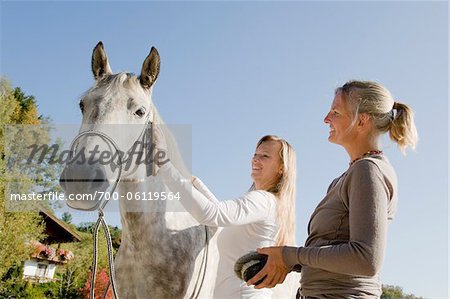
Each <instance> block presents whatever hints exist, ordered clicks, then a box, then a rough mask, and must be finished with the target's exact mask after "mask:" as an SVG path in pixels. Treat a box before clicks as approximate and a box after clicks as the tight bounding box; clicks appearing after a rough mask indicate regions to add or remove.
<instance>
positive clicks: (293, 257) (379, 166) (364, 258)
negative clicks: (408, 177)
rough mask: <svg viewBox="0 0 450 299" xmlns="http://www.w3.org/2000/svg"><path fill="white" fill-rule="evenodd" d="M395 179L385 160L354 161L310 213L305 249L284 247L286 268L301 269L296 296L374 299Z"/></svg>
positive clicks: (393, 202) (378, 157)
mask: <svg viewBox="0 0 450 299" xmlns="http://www.w3.org/2000/svg"><path fill="white" fill-rule="evenodd" d="M396 204H397V177H396V174H395V171H394V169H393V168H392V166H391V165H390V163H389V161H388V160H387V158H386V157H384V156H382V155H376V156H371V157H370V158H364V159H361V160H359V161H357V162H355V163H354V164H353V165H352V166H351V167H349V169H348V170H347V171H346V172H345V173H344V174H342V175H341V176H340V177H338V178H337V179H335V180H334V181H333V182H332V183H331V185H330V187H329V188H328V191H327V194H326V196H325V198H324V199H323V200H322V201H321V202H320V203H319V205H318V206H317V208H316V210H315V211H314V212H313V214H312V216H311V219H310V222H309V225H308V234H309V236H308V239H307V240H306V243H305V247H298V248H297V247H285V248H284V251H283V258H284V262H285V263H286V265H287V266H288V267H293V266H294V265H295V264H301V265H302V266H303V268H302V277H301V281H300V284H301V288H300V293H301V294H302V296H310V297H315V298H379V297H380V296H381V283H380V281H379V278H378V273H379V271H380V270H381V266H382V263H383V259H384V252H385V245H386V235H387V227H388V220H390V219H392V218H393V216H394V213H395V210H396Z"/></svg>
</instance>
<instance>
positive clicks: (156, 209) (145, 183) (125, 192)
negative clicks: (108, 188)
mask: <svg viewBox="0 0 450 299" xmlns="http://www.w3.org/2000/svg"><path fill="white" fill-rule="evenodd" d="M142 168H143V169H142ZM133 177H134V178H135V179H132V178H127V179H124V181H122V182H121V183H120V184H119V186H118V192H119V194H120V204H119V206H120V217H121V223H122V228H123V231H124V233H127V232H128V233H129V234H130V237H131V238H133V239H136V238H137V239H139V238H142V233H146V234H147V233H150V234H152V235H153V236H157V235H159V234H162V233H164V232H165V231H166V229H167V228H166V220H165V212H166V202H165V201H162V200H154V199H155V198H156V193H157V192H161V188H162V187H163V186H162V185H161V183H160V182H159V179H158V178H155V177H153V176H151V177H146V178H145V167H139V169H138V171H137V173H136V174H135V175H134V176H133ZM138 178H140V179H138ZM143 178H145V179H143ZM137 197H139V198H140V200H136V198H137ZM129 199H131V200H129ZM144 199H146V200H144ZM149 199H153V200H149ZM131 234H136V236H133V235H131Z"/></svg>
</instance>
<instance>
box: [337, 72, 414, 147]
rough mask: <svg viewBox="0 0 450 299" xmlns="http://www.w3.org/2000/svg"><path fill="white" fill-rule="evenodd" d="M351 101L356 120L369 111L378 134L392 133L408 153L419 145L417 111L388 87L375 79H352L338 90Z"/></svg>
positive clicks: (349, 102)
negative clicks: (415, 117)
mask: <svg viewBox="0 0 450 299" xmlns="http://www.w3.org/2000/svg"><path fill="white" fill-rule="evenodd" d="M337 92H341V93H342V94H343V95H344V98H345V100H346V101H347V103H348V104H349V107H350V108H351V110H352V113H353V115H354V121H356V119H357V117H358V115H359V114H360V113H367V114H368V115H369V116H370V118H371V119H372V121H373V124H374V126H375V128H376V130H377V133H378V134H381V133H385V132H389V137H390V138H391V139H392V140H393V141H394V142H396V143H397V145H398V147H399V148H400V150H401V151H402V153H404V152H405V150H406V148H407V147H411V148H412V149H414V148H415V147H416V144H417V141H418V136H417V129H416V126H415V124H414V112H413V110H412V109H411V108H410V107H409V106H408V105H406V104H403V103H400V102H397V101H394V99H393V97H392V95H391V93H390V92H389V90H387V89H386V88H385V87H384V86H382V85H381V84H379V83H377V82H373V81H356V80H351V81H348V82H347V83H345V84H344V85H343V86H342V87H339V88H337V89H336V93H337Z"/></svg>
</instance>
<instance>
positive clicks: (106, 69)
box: [91, 41, 112, 81]
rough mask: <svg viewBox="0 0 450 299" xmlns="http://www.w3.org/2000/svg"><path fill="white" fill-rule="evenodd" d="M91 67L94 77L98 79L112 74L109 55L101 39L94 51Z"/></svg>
mask: <svg viewBox="0 0 450 299" xmlns="http://www.w3.org/2000/svg"><path fill="white" fill-rule="evenodd" d="M91 67H92V73H93V74H94V78H95V80H97V81H98V80H100V79H101V78H103V76H107V75H111V74H112V70H111V67H110V66H109V63H108V56H106V52H105V49H104V48H103V43H102V42H101V41H100V42H98V44H97V45H96V46H95V48H94V51H93V52H92V61H91Z"/></svg>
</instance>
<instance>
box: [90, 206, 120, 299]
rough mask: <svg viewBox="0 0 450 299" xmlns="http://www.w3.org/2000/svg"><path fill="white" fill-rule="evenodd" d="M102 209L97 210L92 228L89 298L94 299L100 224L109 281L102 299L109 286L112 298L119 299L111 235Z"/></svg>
mask: <svg viewBox="0 0 450 299" xmlns="http://www.w3.org/2000/svg"><path fill="white" fill-rule="evenodd" d="M103 216H104V213H103V209H102V208H99V210H98V219H97V223H95V227H94V258H93V261H92V273H91V290H90V298H91V299H93V298H95V294H94V292H95V275H96V273H97V257H98V231H99V229H100V224H101V225H102V227H103V231H104V233H105V237H106V243H107V248H108V266H109V275H110V278H109V281H108V285H107V286H106V290H105V292H104V293H103V296H102V297H103V298H106V294H107V293H108V289H109V286H110V285H111V286H112V290H113V294H114V298H116V299H119V296H118V295H117V288H116V283H115V281H116V277H115V272H114V261H113V251H112V241H111V234H110V232H109V228H108V225H107V224H106V221H105V218H104V217H103Z"/></svg>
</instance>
